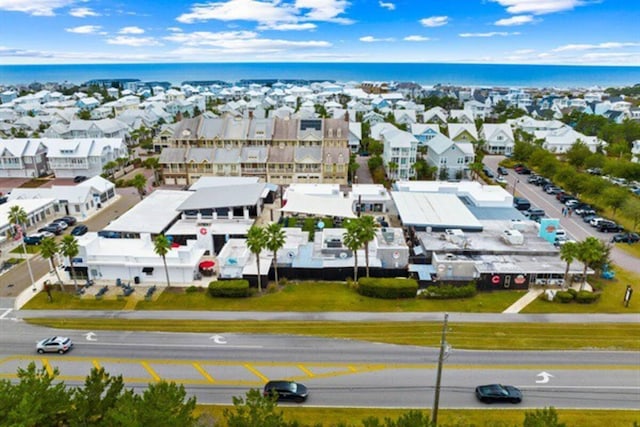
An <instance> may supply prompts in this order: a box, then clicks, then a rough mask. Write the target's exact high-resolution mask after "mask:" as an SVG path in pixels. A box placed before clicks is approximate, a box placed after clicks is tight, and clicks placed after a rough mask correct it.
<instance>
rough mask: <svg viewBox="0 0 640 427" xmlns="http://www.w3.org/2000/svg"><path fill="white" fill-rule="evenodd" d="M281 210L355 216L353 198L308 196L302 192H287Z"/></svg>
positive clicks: (310, 213) (308, 213) (344, 216)
mask: <svg viewBox="0 0 640 427" xmlns="http://www.w3.org/2000/svg"><path fill="white" fill-rule="evenodd" d="M280 211H282V212H292V213H302V214H307V215H322V216H337V217H341V218H355V217H356V215H355V214H354V213H353V200H352V199H345V198H341V197H324V196H310V195H307V194H303V193H296V192H289V194H288V195H287V204H286V205H285V206H284V207H283V208H282V209H280Z"/></svg>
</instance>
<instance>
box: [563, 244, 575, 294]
mask: <svg viewBox="0 0 640 427" xmlns="http://www.w3.org/2000/svg"><path fill="white" fill-rule="evenodd" d="M577 258H578V243H576V242H566V243H565V244H564V245H562V246H561V247H560V259H562V260H563V261H565V262H566V263H567V268H566V269H565V270H564V285H565V286H567V283H569V282H568V280H569V267H570V266H571V263H572V262H573V261H575V260H576V259H577Z"/></svg>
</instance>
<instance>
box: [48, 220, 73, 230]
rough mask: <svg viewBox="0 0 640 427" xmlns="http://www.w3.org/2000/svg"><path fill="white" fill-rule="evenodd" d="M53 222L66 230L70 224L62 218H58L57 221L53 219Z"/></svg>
mask: <svg viewBox="0 0 640 427" xmlns="http://www.w3.org/2000/svg"><path fill="white" fill-rule="evenodd" d="M51 224H57V225H59V226H60V227H62V230H63V231H64V230H66V229H67V228H69V224H67V223H66V222H64V221H62V220H58V219H56V220H55V221H53V222H52V223H51Z"/></svg>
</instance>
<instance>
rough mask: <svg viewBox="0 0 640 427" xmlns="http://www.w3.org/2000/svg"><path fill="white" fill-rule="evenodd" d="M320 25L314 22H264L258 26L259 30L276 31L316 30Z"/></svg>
mask: <svg viewBox="0 0 640 427" xmlns="http://www.w3.org/2000/svg"><path fill="white" fill-rule="evenodd" d="M317 27H318V26H317V25H316V24H314V23H312V22H304V23H300V24H262V25H259V26H258V29H259V30H274V31H302V30H315V29H316V28H317Z"/></svg>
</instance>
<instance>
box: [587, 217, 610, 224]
mask: <svg viewBox="0 0 640 427" xmlns="http://www.w3.org/2000/svg"><path fill="white" fill-rule="evenodd" d="M602 221H608V220H607V219H605V218H602V217H599V216H596V217H594V218H593V219H592V220H591V221H589V225H590V226H592V227H598V225H600V223H601V222H602Z"/></svg>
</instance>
